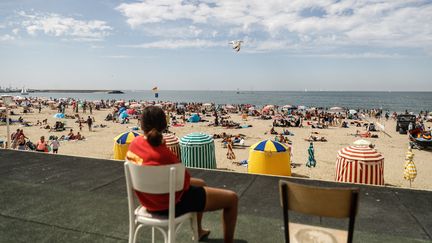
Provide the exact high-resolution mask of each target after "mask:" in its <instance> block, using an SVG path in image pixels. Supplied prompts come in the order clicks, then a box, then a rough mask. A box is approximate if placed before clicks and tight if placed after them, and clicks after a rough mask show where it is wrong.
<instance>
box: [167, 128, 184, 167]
mask: <svg viewBox="0 0 432 243" xmlns="http://www.w3.org/2000/svg"><path fill="white" fill-rule="evenodd" d="M163 138H164V140H165V145H166V146H167V147H168V148H169V149H170V150H171V151H172V152H173V153H174V154H175V155H176V156H177V158H178V159H179V161H181V155H180V145H179V139H178V137H177V136H176V135H174V134H171V133H164V134H163Z"/></svg>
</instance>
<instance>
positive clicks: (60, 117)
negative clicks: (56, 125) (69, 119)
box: [53, 113, 65, 119]
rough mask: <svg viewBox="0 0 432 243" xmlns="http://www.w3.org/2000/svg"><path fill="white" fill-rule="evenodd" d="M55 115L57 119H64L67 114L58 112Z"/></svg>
mask: <svg viewBox="0 0 432 243" xmlns="http://www.w3.org/2000/svg"><path fill="white" fill-rule="evenodd" d="M53 117H54V118H57V119H64V118H65V114H63V113H57V114H55V115H54V116H53Z"/></svg>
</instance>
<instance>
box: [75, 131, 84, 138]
mask: <svg viewBox="0 0 432 243" xmlns="http://www.w3.org/2000/svg"><path fill="white" fill-rule="evenodd" d="M74 139H76V140H84V139H85V137H84V136H83V135H81V133H80V132H77V135H75V137H74Z"/></svg>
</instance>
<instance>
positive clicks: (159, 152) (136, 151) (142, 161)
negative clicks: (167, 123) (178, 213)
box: [126, 136, 190, 211]
mask: <svg viewBox="0 0 432 243" xmlns="http://www.w3.org/2000/svg"><path fill="white" fill-rule="evenodd" d="M126 158H127V159H128V160H129V161H131V162H133V163H136V164H139V165H146V166H148V165H150V166H158V165H168V164H176V163H180V162H179V161H178V159H177V156H176V155H175V154H174V153H173V152H171V150H169V149H168V148H167V146H166V145H165V144H161V145H159V146H157V147H153V146H152V145H150V143H149V142H148V141H147V139H145V138H144V137H143V136H138V137H136V138H135V139H134V140H133V141H132V143H131V144H130V145H129V151H128V152H127V155H126ZM189 185H190V175H189V172H188V171H187V170H186V171H185V180H184V186H183V191H180V192H177V193H176V203H177V202H178V201H179V200H180V198H181V196H182V195H183V192H184V191H187V190H189ZM135 193H136V195H137V197H138V199H139V201H140V202H141V204H142V205H143V206H144V207H146V208H147V209H148V210H150V211H162V210H167V209H168V205H169V195H168V194H162V195H161V194H150V193H143V192H139V191H135Z"/></svg>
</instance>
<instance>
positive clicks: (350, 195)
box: [279, 180, 358, 218]
mask: <svg viewBox="0 0 432 243" xmlns="http://www.w3.org/2000/svg"><path fill="white" fill-rule="evenodd" d="M279 185H280V187H279V188H280V192H281V194H280V195H281V197H280V198H281V205H282V206H283V196H282V190H284V185H286V190H287V191H286V192H287V194H286V200H287V203H288V205H287V206H288V210H292V211H296V212H299V213H304V214H310V215H316V216H323V217H333V218H349V217H350V214H351V209H352V204H353V203H357V202H354V200H355V199H354V197H356V196H354V194H356V193H358V189H355V188H328V187H314V186H306V185H301V184H297V183H292V182H288V181H282V180H281V181H280V182H279ZM354 210H356V208H354Z"/></svg>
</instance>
